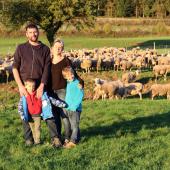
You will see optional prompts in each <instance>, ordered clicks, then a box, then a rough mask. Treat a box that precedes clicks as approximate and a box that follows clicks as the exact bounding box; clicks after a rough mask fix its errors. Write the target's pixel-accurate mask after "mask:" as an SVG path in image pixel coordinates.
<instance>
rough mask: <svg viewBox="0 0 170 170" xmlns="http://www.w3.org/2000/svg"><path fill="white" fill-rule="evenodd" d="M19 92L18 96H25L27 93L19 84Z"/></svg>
mask: <svg viewBox="0 0 170 170" xmlns="http://www.w3.org/2000/svg"><path fill="white" fill-rule="evenodd" d="M19 93H20V96H27V95H28V92H27V90H26V88H25V87H24V86H23V85H20V86H19Z"/></svg>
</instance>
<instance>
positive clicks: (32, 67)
mask: <svg viewBox="0 0 170 170" xmlns="http://www.w3.org/2000/svg"><path fill="white" fill-rule="evenodd" d="M31 49H32V56H33V58H32V66H31V78H32V74H33V69H34V49H33V47H32V45H31Z"/></svg>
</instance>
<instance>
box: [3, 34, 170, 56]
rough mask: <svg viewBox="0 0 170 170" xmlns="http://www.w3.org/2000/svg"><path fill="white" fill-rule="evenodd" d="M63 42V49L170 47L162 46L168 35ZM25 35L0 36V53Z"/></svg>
mask: <svg viewBox="0 0 170 170" xmlns="http://www.w3.org/2000/svg"><path fill="white" fill-rule="evenodd" d="M61 38H62V39H63V40H64V42H65V49H66V50H70V49H82V48H89V49H91V48H96V47H104V46H106V47H111V46H112V47H126V48H129V47H133V46H136V45H137V46H138V45H140V46H142V47H144V48H147V47H150V48H151V47H152V48H153V43H154V42H155V43H156V48H157V49H158V51H159V53H167V52H168V51H170V49H168V48H166V46H165V47H163V45H168V46H170V37H138V38H112V37H111V38H94V37H75V36H71V37H61ZM40 40H42V41H43V42H44V43H46V44H47V45H49V44H48V41H47V39H46V38H45V37H44V36H42V37H41V36H40ZM25 41H26V39H25V37H19V38H0V54H1V55H5V54H8V53H13V52H14V51H15V49H16V46H17V45H18V44H19V43H23V42H25Z"/></svg>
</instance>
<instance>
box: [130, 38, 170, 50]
mask: <svg viewBox="0 0 170 170" xmlns="http://www.w3.org/2000/svg"><path fill="white" fill-rule="evenodd" d="M154 43H155V47H156V49H162V48H170V40H169V39H167V40H148V41H145V42H141V43H137V44H136V45H134V46H130V47H128V49H132V48H135V47H138V46H139V47H140V48H154Z"/></svg>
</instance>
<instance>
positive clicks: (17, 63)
mask: <svg viewBox="0 0 170 170" xmlns="http://www.w3.org/2000/svg"><path fill="white" fill-rule="evenodd" d="M20 65H21V52H20V48H19V46H18V47H17V49H16V51H15V53H14V62H13V64H12V67H13V68H16V69H18V70H19V68H20Z"/></svg>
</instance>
